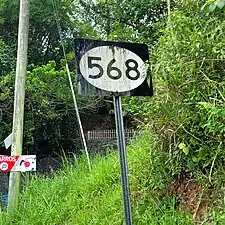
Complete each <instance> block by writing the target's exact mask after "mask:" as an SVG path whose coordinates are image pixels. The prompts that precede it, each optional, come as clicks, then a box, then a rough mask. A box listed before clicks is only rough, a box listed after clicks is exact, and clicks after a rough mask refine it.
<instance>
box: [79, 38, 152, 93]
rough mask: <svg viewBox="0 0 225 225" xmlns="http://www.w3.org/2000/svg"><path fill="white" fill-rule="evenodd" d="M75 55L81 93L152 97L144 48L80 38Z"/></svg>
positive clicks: (146, 52)
mask: <svg viewBox="0 0 225 225" xmlns="http://www.w3.org/2000/svg"><path fill="white" fill-rule="evenodd" d="M75 54H76V67H77V74H78V87H79V88H78V90H79V93H80V94H82V95H87V94H89V95H102V96H104V95H113V94H114V95H115V94H119V95H139V96H151V95H152V94H153V91H152V82H151V77H147V76H148V64H147V61H148V59H149V56H148V48H147V46H146V45H144V44H133V43H123V42H108V41H107V42H106V41H92V40H85V39H79V40H75Z"/></svg>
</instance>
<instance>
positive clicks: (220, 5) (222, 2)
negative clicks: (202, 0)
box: [216, 0, 225, 9]
mask: <svg viewBox="0 0 225 225" xmlns="http://www.w3.org/2000/svg"><path fill="white" fill-rule="evenodd" d="M216 5H217V7H218V8H220V9H222V8H223V7H224V5H225V1H224V0H222V1H220V2H218V3H217V4H216Z"/></svg>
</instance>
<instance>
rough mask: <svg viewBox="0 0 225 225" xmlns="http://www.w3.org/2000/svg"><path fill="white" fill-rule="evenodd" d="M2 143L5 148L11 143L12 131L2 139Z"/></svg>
mask: <svg viewBox="0 0 225 225" xmlns="http://www.w3.org/2000/svg"><path fill="white" fill-rule="evenodd" d="M4 144H5V148H6V149H8V148H9V147H10V146H11V145H12V133H11V134H10V135H9V136H8V137H7V138H6V139H5V140H4Z"/></svg>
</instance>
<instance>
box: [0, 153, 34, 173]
mask: <svg viewBox="0 0 225 225" xmlns="http://www.w3.org/2000/svg"><path fill="white" fill-rule="evenodd" d="M15 171H19V172H28V171H36V155H21V156H6V155H0V173H8V172H15Z"/></svg>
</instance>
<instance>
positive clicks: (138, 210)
mask: <svg viewBox="0 0 225 225" xmlns="http://www.w3.org/2000/svg"><path fill="white" fill-rule="evenodd" d="M74 160H75V164H74V163H72V164H70V163H68V162H67V161H65V168H64V169H63V170H61V171H58V172H57V173H56V174H55V176H54V178H53V179H46V178H45V179H43V177H33V176H32V177H30V179H29V181H28V183H27V184H26V186H24V191H23V193H22V196H21V201H20V205H19V210H18V213H17V214H16V215H15V217H14V218H13V221H12V223H9V224H15V225H30V224H32V225H39V224H45V225H53V224H55V225H56V224H57V225H75V224H79V225H82V224H83V225H87V224H96V225H99V224H110V225H111V224H114V225H116V224H118V225H119V224H122V223H123V202H122V190H121V184H120V168H119V157H118V154H117V152H113V153H111V154H109V155H107V156H106V157H100V156H97V157H95V158H94V159H93V160H92V171H91V172H90V171H89V170H88V166H87V162H86V159H85V157H83V158H81V159H74ZM128 162H129V171H130V184H131V194H132V204H133V213H134V224H143V225H144V224H152V225H153V224H160V225H161V224H164V225H175V224H177V225H178V224H179V225H183V224H186V225H190V224H191V219H190V218H191V217H190V215H189V213H188V212H182V211H180V210H177V209H176V201H175V198H174V197H173V196H171V195H167V194H165V193H166V191H165V190H166V188H167V185H168V184H169V182H170V180H171V177H168V175H167V174H166V171H165V168H167V166H166V164H165V159H164V156H163V154H162V152H160V151H158V149H157V148H156V146H155V143H154V140H153V137H152V135H150V134H147V133H146V134H144V135H143V136H142V137H139V138H138V140H135V141H134V142H133V143H132V144H131V145H130V146H129V147H128ZM0 218H1V220H0V221H2V224H5V225H6V224H7V223H6V222H5V216H4V215H1V214H0Z"/></svg>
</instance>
